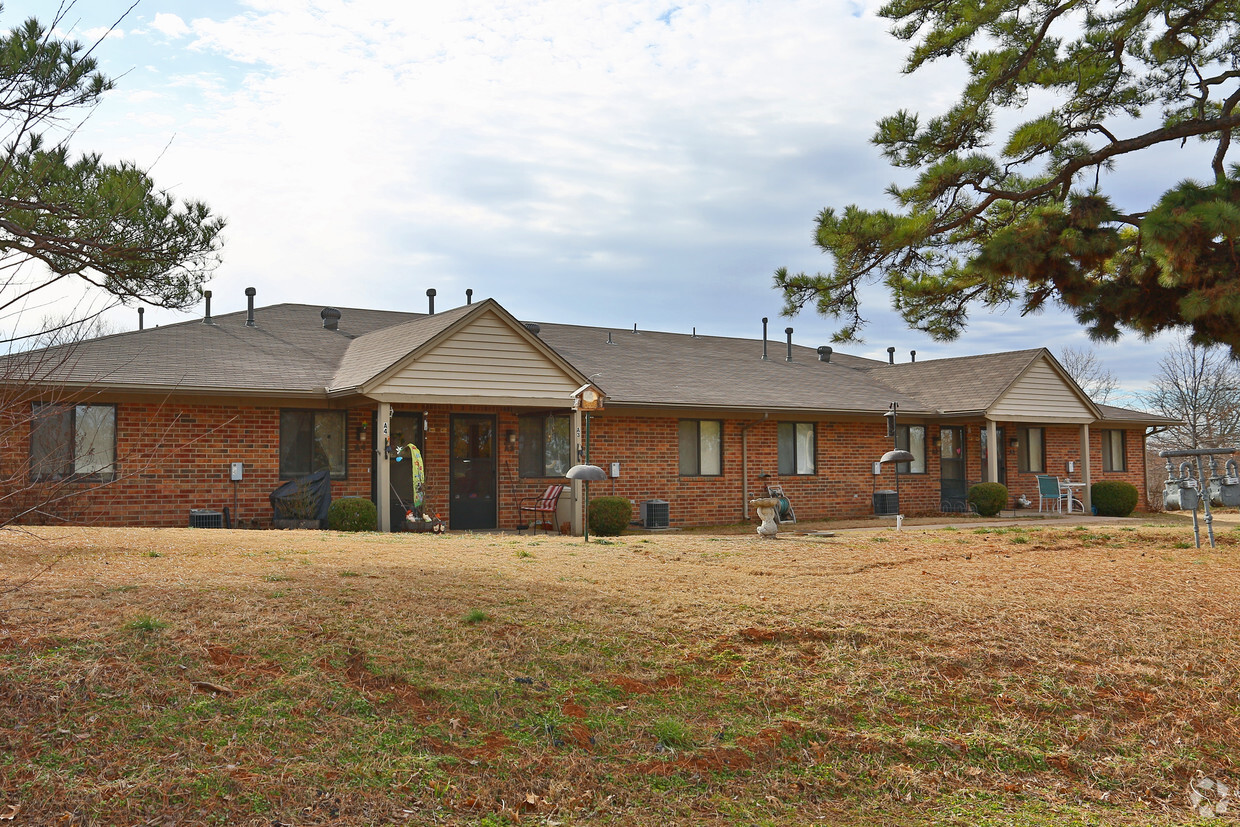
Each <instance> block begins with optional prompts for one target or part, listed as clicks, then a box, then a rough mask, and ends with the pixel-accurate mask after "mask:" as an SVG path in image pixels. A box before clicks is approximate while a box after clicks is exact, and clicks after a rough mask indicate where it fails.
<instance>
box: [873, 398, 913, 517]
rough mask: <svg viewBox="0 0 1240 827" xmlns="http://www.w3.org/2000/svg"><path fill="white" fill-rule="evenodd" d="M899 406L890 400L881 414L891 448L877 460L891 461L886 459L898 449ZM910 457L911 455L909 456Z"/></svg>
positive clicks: (898, 511) (898, 486)
mask: <svg viewBox="0 0 1240 827" xmlns="http://www.w3.org/2000/svg"><path fill="white" fill-rule="evenodd" d="M899 407H900V403H899V402H892V403H891V404H890V405H888V406H887V413H885V414H883V416H884V417H885V418H886V419H887V436H889V437H891V450H890V451H888V452H887V453H885V454H883V458H882V459H880V460H879V462H892V461H893V460H890V459H888V457H890V456H891V455H892V454H893V453H895V452H896V451H899V450H900V432H899V431H898V430H897V429H896V410H897V409H898V408H899ZM909 459H912V456H911V455H910V456H909ZM905 461H906V460H900V461H898V462H896V514H899V513H900V464H899V463H900V462H905Z"/></svg>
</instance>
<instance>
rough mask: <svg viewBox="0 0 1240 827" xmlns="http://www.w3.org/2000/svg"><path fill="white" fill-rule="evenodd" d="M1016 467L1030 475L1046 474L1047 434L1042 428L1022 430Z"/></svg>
mask: <svg viewBox="0 0 1240 827" xmlns="http://www.w3.org/2000/svg"><path fill="white" fill-rule="evenodd" d="M1019 443H1020V444H1019V446H1018V447H1017V452H1018V453H1017V456H1016V467H1017V468H1018V469H1019V470H1021V471H1024V472H1026V473H1029V474H1045V473H1046V432H1045V431H1044V430H1043V429H1041V428H1021V429H1020V438H1019Z"/></svg>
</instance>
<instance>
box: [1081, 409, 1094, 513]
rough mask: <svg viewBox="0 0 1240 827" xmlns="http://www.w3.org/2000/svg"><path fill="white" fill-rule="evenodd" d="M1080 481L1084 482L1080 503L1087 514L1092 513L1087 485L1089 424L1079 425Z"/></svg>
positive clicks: (1092, 508)
mask: <svg viewBox="0 0 1240 827" xmlns="http://www.w3.org/2000/svg"><path fill="white" fill-rule="evenodd" d="M1081 482H1083V483H1085V487H1084V488H1082V489H1081V505H1083V506H1084V507H1085V514H1086V515H1087V516H1088V515H1090V514H1093V513H1094V505H1093V497H1091V496H1090V494H1089V487H1090V485H1091V484H1092V478H1091V476H1090V469H1089V424H1088V423H1086V424H1084V425H1082V426H1081Z"/></svg>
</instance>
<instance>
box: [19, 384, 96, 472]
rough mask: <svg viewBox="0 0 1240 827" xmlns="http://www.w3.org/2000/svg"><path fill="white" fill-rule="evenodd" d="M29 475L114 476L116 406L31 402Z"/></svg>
mask: <svg viewBox="0 0 1240 827" xmlns="http://www.w3.org/2000/svg"><path fill="white" fill-rule="evenodd" d="M30 475H31V477H33V478H34V479H36V480H59V479H65V478H67V477H83V478H88V479H95V480H110V479H113V478H114V477H115V476H116V406H115V405H56V404H52V403H44V402H35V403H34V405H33V407H32V409H31V418H30Z"/></svg>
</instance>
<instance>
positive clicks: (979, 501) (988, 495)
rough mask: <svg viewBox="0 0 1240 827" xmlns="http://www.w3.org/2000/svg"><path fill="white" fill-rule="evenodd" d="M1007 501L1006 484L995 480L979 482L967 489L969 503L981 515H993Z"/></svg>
mask: <svg viewBox="0 0 1240 827" xmlns="http://www.w3.org/2000/svg"><path fill="white" fill-rule="evenodd" d="M1007 501H1008V490H1007V486H1006V485H1001V484H1000V483H997V482H979V483H978V484H977V485H975V486H973V487H972V488H970V489H969V503H970V504H972V506H973V507H974V508H976V509H977V513H978V514H981V515H982V516H983V517H993V516H995V515H996V514H998V513H999V512H1000V511H1002V510H1003V506H1005V505H1007Z"/></svg>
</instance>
